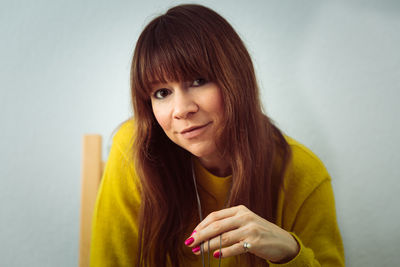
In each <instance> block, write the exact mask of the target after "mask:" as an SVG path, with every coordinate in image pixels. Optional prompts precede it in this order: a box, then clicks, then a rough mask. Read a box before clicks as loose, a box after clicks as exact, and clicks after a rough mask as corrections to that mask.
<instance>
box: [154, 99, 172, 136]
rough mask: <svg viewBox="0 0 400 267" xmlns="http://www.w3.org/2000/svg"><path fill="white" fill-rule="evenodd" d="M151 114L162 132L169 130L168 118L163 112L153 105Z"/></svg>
mask: <svg viewBox="0 0 400 267" xmlns="http://www.w3.org/2000/svg"><path fill="white" fill-rule="evenodd" d="M153 114H154V117H155V118H156V120H157V122H158V124H160V126H161V128H162V129H163V130H164V131H168V129H169V125H170V122H169V119H168V118H169V116H168V114H167V112H165V110H164V109H163V108H161V107H159V106H157V105H153Z"/></svg>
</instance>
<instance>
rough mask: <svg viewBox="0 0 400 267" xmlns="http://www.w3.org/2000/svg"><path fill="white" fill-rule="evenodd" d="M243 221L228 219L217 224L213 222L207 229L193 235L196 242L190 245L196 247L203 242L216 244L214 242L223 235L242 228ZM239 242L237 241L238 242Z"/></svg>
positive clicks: (234, 218) (235, 218) (233, 218)
mask: <svg viewBox="0 0 400 267" xmlns="http://www.w3.org/2000/svg"><path fill="white" fill-rule="evenodd" d="M242 224H243V222H242V220H240V219H238V218H237V217H228V218H225V219H222V220H219V221H216V222H212V223H211V224H209V225H208V226H207V227H206V228H203V229H202V230H198V231H196V233H195V234H193V236H192V237H193V238H194V242H193V243H192V244H191V245H190V247H194V246H197V245H199V244H200V243H201V242H207V240H212V243H213V244H214V242H215V241H214V240H215V238H216V237H218V236H219V235H220V234H222V233H229V232H231V231H233V230H235V229H238V228H240V226H242ZM236 242H237V241H236Z"/></svg>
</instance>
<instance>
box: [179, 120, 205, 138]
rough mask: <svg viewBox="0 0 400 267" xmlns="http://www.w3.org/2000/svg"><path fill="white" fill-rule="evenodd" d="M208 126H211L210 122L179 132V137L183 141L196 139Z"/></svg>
mask: <svg viewBox="0 0 400 267" xmlns="http://www.w3.org/2000/svg"><path fill="white" fill-rule="evenodd" d="M210 124H211V122H209V123H206V124H204V125H200V126H194V127H190V128H187V129H185V130H183V131H182V132H181V135H182V136H183V138H185V139H192V138H195V137H198V136H199V135H201V134H203V133H204V132H205V131H206V130H207V127H208V125H210Z"/></svg>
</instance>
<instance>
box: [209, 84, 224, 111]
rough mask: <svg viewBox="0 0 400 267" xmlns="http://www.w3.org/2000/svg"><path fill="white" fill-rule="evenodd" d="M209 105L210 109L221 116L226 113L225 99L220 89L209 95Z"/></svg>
mask: <svg viewBox="0 0 400 267" xmlns="http://www.w3.org/2000/svg"><path fill="white" fill-rule="evenodd" d="M207 106H208V109H209V110H210V111H212V112H213V113H215V115H217V116H218V117H219V118H222V116H223V115H224V112H225V109H224V101H223V99H222V95H221V92H220V91H219V90H218V91H216V92H214V93H213V94H212V96H210V97H208V101H207Z"/></svg>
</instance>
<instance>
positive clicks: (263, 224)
mask: <svg viewBox="0 0 400 267" xmlns="http://www.w3.org/2000/svg"><path fill="white" fill-rule="evenodd" d="M221 234H222V237H221V246H222V250H221V251H219V248H220V236H219V235H221ZM208 240H210V251H212V252H213V255H214V257H216V258H218V257H219V254H218V253H222V258H226V257H231V256H236V255H239V254H242V253H245V252H246V251H245V249H244V247H243V244H244V242H247V243H249V244H251V248H249V250H248V252H250V253H253V254H255V255H257V256H258V257H261V258H263V259H266V260H270V261H271V262H279V263H281V262H287V261H290V260H291V259H292V258H294V257H295V256H296V255H297V253H298V251H299V245H298V243H297V241H296V240H295V239H294V237H293V236H292V235H291V234H290V233H288V232H287V231H285V230H283V229H282V228H280V227H279V226H277V225H275V224H273V223H270V222H269V221H267V220H265V219H263V218H261V217H260V216H258V215H257V214H255V213H253V212H252V211H251V210H249V209H248V208H246V207H245V206H243V205H241V206H236V207H232V208H227V209H223V210H220V211H215V212H212V213H210V214H209V215H208V216H207V217H206V218H205V219H204V220H203V221H202V222H200V224H199V225H197V227H196V228H195V231H194V232H193V234H192V235H191V236H190V237H189V238H188V239H187V240H186V241H185V244H186V245H187V246H189V247H191V248H192V251H193V252H194V253H195V254H196V255H199V254H200V250H199V246H200V244H201V243H202V242H204V251H205V252H207V251H208V242H206V241H208Z"/></svg>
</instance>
